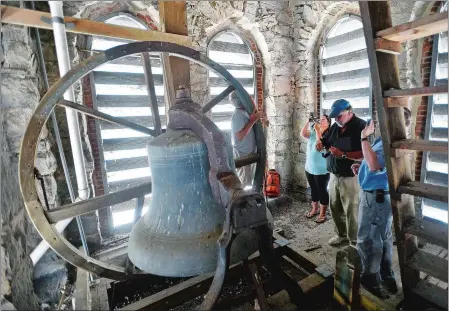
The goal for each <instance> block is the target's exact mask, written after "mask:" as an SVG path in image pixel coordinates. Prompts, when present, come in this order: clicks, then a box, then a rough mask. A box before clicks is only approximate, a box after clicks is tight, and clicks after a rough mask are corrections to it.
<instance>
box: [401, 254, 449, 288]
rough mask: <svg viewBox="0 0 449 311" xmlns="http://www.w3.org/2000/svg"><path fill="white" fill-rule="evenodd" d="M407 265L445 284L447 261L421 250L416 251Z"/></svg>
mask: <svg viewBox="0 0 449 311" xmlns="http://www.w3.org/2000/svg"><path fill="white" fill-rule="evenodd" d="M407 264H408V265H409V266H410V267H412V268H414V269H417V270H419V271H423V272H425V273H427V274H429V275H431V276H433V277H436V278H437V279H441V280H442V281H445V282H447V264H448V262H447V259H444V258H441V257H438V256H436V255H433V254H431V253H428V252H425V251H423V250H417V251H416V252H415V253H414V254H413V256H412V257H410V259H409V260H407Z"/></svg>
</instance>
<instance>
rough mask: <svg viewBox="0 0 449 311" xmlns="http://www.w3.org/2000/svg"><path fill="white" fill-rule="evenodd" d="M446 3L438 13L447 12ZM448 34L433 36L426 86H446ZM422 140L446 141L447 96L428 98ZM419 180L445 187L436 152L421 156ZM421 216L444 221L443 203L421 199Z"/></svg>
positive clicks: (443, 157)
mask: <svg viewBox="0 0 449 311" xmlns="http://www.w3.org/2000/svg"><path fill="white" fill-rule="evenodd" d="M447 9H448V2H446V3H445V4H444V5H443V6H442V8H441V10H440V11H441V12H447ZM447 37H448V33H447V32H443V33H439V34H437V35H435V36H434V37H433V47H432V67H431V72H430V86H438V85H447V84H448V59H447V55H448V38H447ZM425 139H428V140H434V141H446V142H447V141H448V95H447V94H438V95H434V96H429V97H428V103H427V117H426V128H425ZM422 172H423V173H422V174H421V181H422V182H426V183H429V184H434V185H440V186H445V187H447V186H448V156H447V154H442V153H436V152H425V153H424V155H423V163H422ZM422 214H423V216H424V217H430V218H435V219H438V220H440V221H444V222H447V216H448V213H447V203H443V202H438V201H433V200H430V199H423V200H422Z"/></svg>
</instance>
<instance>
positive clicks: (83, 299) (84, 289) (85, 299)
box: [75, 249, 92, 310]
mask: <svg viewBox="0 0 449 311" xmlns="http://www.w3.org/2000/svg"><path fill="white" fill-rule="evenodd" d="M80 251H82V250H81V249H80ZM75 288H76V291H75V310H92V308H91V293H90V284H89V272H87V271H86V270H84V269H81V268H76V283H75Z"/></svg>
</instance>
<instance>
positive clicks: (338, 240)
mask: <svg viewBox="0 0 449 311" xmlns="http://www.w3.org/2000/svg"><path fill="white" fill-rule="evenodd" d="M345 242H348V238H347V237H343V236H339V235H335V236H333V237H332V238H331V239H330V240H329V245H330V246H337V245H340V244H342V243H345Z"/></svg>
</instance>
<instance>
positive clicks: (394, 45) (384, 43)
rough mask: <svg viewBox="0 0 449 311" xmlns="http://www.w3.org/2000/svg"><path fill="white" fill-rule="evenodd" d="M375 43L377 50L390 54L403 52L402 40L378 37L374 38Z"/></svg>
mask: <svg viewBox="0 0 449 311" xmlns="http://www.w3.org/2000/svg"><path fill="white" fill-rule="evenodd" d="M374 45H375V47H376V51H377V52H384V53H389V54H396V55H397V54H401V53H402V52H403V50H402V45H401V43H400V42H396V41H390V40H387V39H382V38H377V39H376V40H374Z"/></svg>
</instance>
